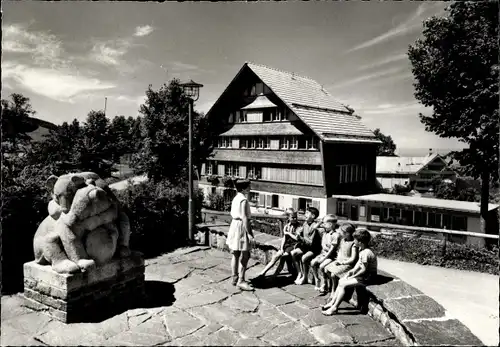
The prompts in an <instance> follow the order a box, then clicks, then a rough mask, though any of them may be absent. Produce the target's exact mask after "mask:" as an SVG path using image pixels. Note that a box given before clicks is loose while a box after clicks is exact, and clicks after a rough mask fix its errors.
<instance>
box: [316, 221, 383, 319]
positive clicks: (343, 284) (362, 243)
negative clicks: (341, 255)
mask: <svg viewBox="0 0 500 347" xmlns="http://www.w3.org/2000/svg"><path fill="white" fill-rule="evenodd" d="M353 237H354V243H355V244H356V246H357V247H358V248H359V250H360V251H359V260H358V262H357V263H356V266H354V268H353V269H352V270H349V271H348V272H347V274H346V276H345V277H343V278H341V279H340V281H339V285H338V287H337V289H336V290H335V294H334V296H333V298H332V300H331V301H330V302H329V303H328V304H327V305H325V306H324V307H323V310H324V311H323V314H324V315H326V316H331V315H332V314H334V313H337V310H338V307H339V305H340V303H341V302H342V300H343V299H344V296H345V290H346V288H352V287H357V286H366V285H368V284H370V282H371V281H372V280H373V279H374V277H375V276H376V275H377V256H376V255H375V253H373V251H372V250H371V249H370V248H369V243H370V240H371V235H370V232H369V231H368V230H367V229H366V228H359V229H357V230H356V231H355V232H354V234H353Z"/></svg>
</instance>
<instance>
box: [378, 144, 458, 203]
mask: <svg viewBox="0 0 500 347" xmlns="http://www.w3.org/2000/svg"><path fill="white" fill-rule="evenodd" d="M456 176H457V174H456V173H455V172H454V171H453V170H451V169H450V168H449V166H448V164H447V163H446V161H445V160H444V159H443V157H441V156H440V155H439V154H437V153H434V154H433V153H432V150H431V151H430V152H429V154H428V155H427V156H424V157H377V182H378V184H379V186H380V188H382V189H392V188H394V186H395V185H396V184H397V185H401V186H404V185H409V186H411V187H412V189H414V190H416V191H417V192H420V193H425V192H428V191H429V189H431V188H432V183H433V180H434V179H438V180H440V181H444V180H446V179H448V180H450V181H455V179H456Z"/></svg>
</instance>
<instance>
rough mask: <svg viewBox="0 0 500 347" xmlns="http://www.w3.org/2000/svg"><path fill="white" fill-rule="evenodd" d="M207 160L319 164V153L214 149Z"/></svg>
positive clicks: (308, 151) (307, 151)
mask: <svg viewBox="0 0 500 347" xmlns="http://www.w3.org/2000/svg"><path fill="white" fill-rule="evenodd" d="M213 154H214V155H213V156H212V157H211V158H209V160H220V161H237V162H253V163H274V164H295V165H318V166H319V165H321V154H320V152H318V151H310V150H304V151H293V150H287V151H279V150H251V149H241V150H239V149H215V150H214V151H213Z"/></svg>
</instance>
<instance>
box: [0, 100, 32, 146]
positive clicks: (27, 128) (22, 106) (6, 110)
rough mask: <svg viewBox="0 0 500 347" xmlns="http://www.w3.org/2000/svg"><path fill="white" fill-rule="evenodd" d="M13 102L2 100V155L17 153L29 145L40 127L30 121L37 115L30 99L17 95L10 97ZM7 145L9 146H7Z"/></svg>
mask: <svg viewBox="0 0 500 347" xmlns="http://www.w3.org/2000/svg"><path fill="white" fill-rule="evenodd" d="M10 97H11V99H12V101H10V100H4V99H2V101H1V103H2V142H3V144H2V154H3V153H4V150H9V151H10V150H14V151H17V150H18V147H19V146H20V145H21V146H22V145H27V144H28V142H29V140H30V139H31V138H30V136H29V135H28V134H27V133H29V132H31V131H34V130H36V128H38V125H37V124H35V123H34V122H32V121H30V117H31V116H33V115H34V114H35V111H34V110H33V108H32V107H31V104H30V99H29V98H27V97H25V96H23V95H21V94H17V93H13V94H11V95H10ZM5 145H7V146H5Z"/></svg>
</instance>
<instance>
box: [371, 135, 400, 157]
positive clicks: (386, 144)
mask: <svg viewBox="0 0 500 347" xmlns="http://www.w3.org/2000/svg"><path fill="white" fill-rule="evenodd" d="M373 133H374V134H375V137H376V138H377V139H379V140H380V141H382V144H380V145H379V146H378V148H377V155H379V156H386V157H395V156H396V153H395V152H396V144H395V143H394V141H393V140H392V137H391V136H386V135H384V134H382V133H381V132H380V129H379V128H377V129H375V131H374V132H373Z"/></svg>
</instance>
